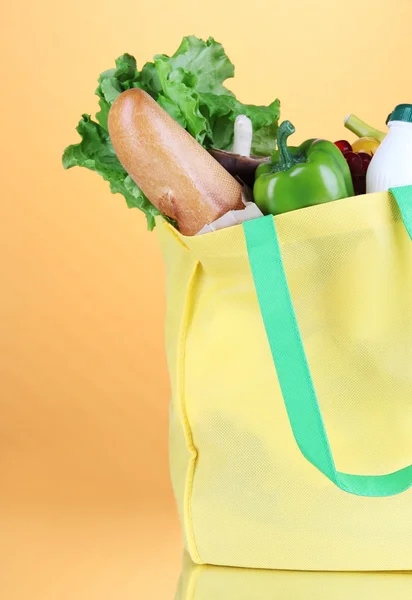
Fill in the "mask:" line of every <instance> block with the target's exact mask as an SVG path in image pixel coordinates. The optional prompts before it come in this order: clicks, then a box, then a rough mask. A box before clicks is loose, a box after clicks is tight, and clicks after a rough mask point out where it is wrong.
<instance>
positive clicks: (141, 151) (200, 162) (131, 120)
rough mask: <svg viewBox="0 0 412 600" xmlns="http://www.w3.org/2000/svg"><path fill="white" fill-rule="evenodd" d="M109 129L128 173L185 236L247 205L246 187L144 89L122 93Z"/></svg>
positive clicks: (113, 111) (110, 120) (114, 105)
mask: <svg viewBox="0 0 412 600" xmlns="http://www.w3.org/2000/svg"><path fill="white" fill-rule="evenodd" d="M108 127H109V135H110V139H111V142H112V144H113V148H114V150H115V153H116V155H117V157H118V159H119V161H120V162H121V164H122V165H123V167H124V168H125V170H126V171H127V173H128V174H129V175H130V177H131V178H132V179H133V181H135V183H136V184H137V185H138V186H139V188H140V189H141V190H142V191H143V193H144V194H145V196H146V197H147V198H148V199H149V200H150V202H151V203H152V204H154V205H155V206H156V207H157V208H158V209H159V210H160V212H161V213H163V214H164V215H167V216H168V217H170V218H172V219H174V220H175V221H177V224H178V227H179V230H180V232H181V233H182V234H183V235H195V234H196V233H198V232H199V231H200V230H201V229H202V227H204V225H206V224H208V223H211V222H212V221H215V220H216V219H218V218H219V217H221V216H222V215H224V214H225V213H227V212H228V211H230V210H239V209H242V208H244V204H243V201H242V186H241V185H240V184H239V183H238V182H237V181H236V179H234V177H232V176H231V175H230V174H229V173H228V172H227V171H226V170H225V169H224V167H222V166H221V165H220V164H219V163H218V162H217V161H216V160H215V159H214V158H213V157H212V156H211V155H210V154H209V153H208V152H207V151H206V150H205V149H204V148H203V147H202V146H201V145H200V144H199V143H198V142H197V141H196V140H195V139H194V138H193V137H192V136H191V135H190V134H189V133H188V132H187V131H186V130H185V129H184V128H183V127H182V126H181V125H179V123H177V121H175V120H174V119H173V118H172V117H171V116H170V115H169V114H168V113H167V112H166V111H165V110H163V108H162V107H161V106H159V104H157V102H156V101H155V100H153V98H152V97H151V96H149V94H147V93H146V92H144V91H143V90H141V89H130V90H127V91H125V92H123V93H122V94H120V96H118V98H117V99H116V100H115V102H114V103H113V105H112V107H111V109H110V111H109V117H108Z"/></svg>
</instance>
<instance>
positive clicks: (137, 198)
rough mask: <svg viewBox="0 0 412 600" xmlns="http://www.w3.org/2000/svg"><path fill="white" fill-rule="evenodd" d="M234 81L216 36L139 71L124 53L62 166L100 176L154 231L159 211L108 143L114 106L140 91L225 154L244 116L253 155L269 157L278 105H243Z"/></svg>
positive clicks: (102, 81)
mask: <svg viewBox="0 0 412 600" xmlns="http://www.w3.org/2000/svg"><path fill="white" fill-rule="evenodd" d="M233 76H234V66H233V64H232V63H231V61H230V60H229V58H228V56H227V55H226V53H225V51H224V49H223V47H222V45H221V44H219V43H218V42H216V41H215V40H214V39H213V38H212V37H210V38H209V39H208V40H206V41H204V40H201V39H199V38H197V37H195V36H187V37H185V38H183V40H182V42H181V44H180V46H179V48H178V49H177V50H176V52H175V53H174V54H173V55H172V56H167V55H165V54H157V55H156V56H155V57H154V59H153V62H147V63H146V64H145V65H144V66H143V68H142V69H141V70H140V71H139V69H138V68H137V65H136V60H135V58H134V57H133V56H131V55H130V54H123V55H122V56H120V57H119V58H118V59H117V60H116V61H115V68H113V69H108V70H106V71H103V73H102V74H101V75H100V76H99V79H98V87H97V89H96V94H97V96H98V97H99V107H100V110H99V111H98V112H97V113H96V120H97V122H95V121H93V120H92V119H91V117H90V116H88V115H83V117H82V120H81V121H80V123H79V125H78V127H77V131H78V133H79V134H80V136H81V138H82V139H81V142H80V143H78V144H74V145H72V146H69V147H68V148H66V150H65V152H64V155H63V166H64V167H65V168H66V169H69V168H71V167H74V166H80V167H85V168H87V169H91V170H93V171H96V172H97V173H99V174H100V175H101V176H102V177H103V178H104V179H105V180H107V181H108V182H109V183H110V187H111V190H112V192H113V193H120V194H122V195H123V196H124V197H125V199H126V202H127V204H128V206H130V207H137V208H139V209H140V210H142V211H143V212H144V213H145V214H146V218H147V222H148V226H149V229H152V228H153V226H154V217H155V216H156V215H157V214H159V211H158V210H157V209H156V208H155V207H154V206H153V205H152V204H151V203H150V202H149V200H148V199H147V198H146V197H145V195H144V194H143V192H142V191H141V190H140V189H139V188H138V186H137V185H136V184H135V183H134V182H133V181H132V179H130V177H128V175H127V173H126V171H125V170H124V169H123V167H122V166H121V164H120V162H119V161H118V159H117V158H116V156H115V153H114V150H113V147H112V145H111V142H110V138H109V134H108V131H107V118H108V114H109V110H110V108H111V106H112V104H113V102H114V101H115V100H116V98H117V97H118V96H119V95H120V94H121V93H122V92H124V91H125V90H128V89H131V88H141V89H143V90H144V91H146V92H147V93H148V94H150V95H151V96H152V98H154V99H155V100H156V101H157V102H158V104H159V105H160V106H161V107H162V108H163V109H164V110H166V111H167V112H168V113H169V115H171V117H172V118H173V119H175V120H176V121H177V122H178V123H180V125H181V126H182V127H184V128H185V129H186V130H187V131H188V132H189V133H190V134H191V135H192V136H193V137H194V138H195V139H196V140H197V141H198V142H199V143H200V144H202V145H203V146H204V147H205V148H211V147H214V148H219V149H222V150H230V149H231V147H232V144H233V126H234V121H235V119H236V117H237V116H238V115H240V114H246V115H247V116H248V117H249V118H250V119H251V121H252V124H253V130H254V135H253V143H252V152H253V153H254V154H258V155H261V156H269V155H270V154H271V153H272V152H273V150H274V149H275V138H276V131H277V125H278V120H279V101H278V100H275V101H274V102H272V104H270V105H269V106H254V105H248V104H242V103H241V102H239V101H238V100H237V99H236V98H235V96H234V94H233V92H231V91H230V90H229V89H227V88H226V87H225V85H224V83H225V82H226V80H228V79H230V78H232V77H233Z"/></svg>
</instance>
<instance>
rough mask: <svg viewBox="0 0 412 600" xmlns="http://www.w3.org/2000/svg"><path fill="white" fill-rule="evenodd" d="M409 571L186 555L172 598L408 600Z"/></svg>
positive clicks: (411, 581)
mask: <svg viewBox="0 0 412 600" xmlns="http://www.w3.org/2000/svg"><path fill="white" fill-rule="evenodd" d="M411 592H412V573H409V574H406V573H327V572H321V573H314V572H299V571H267V570H263V569H233V568H228V567H213V566H208V565H202V566H200V565H195V564H193V563H192V562H191V561H190V559H189V558H188V557H187V556H185V557H184V561H183V569H182V572H181V576H180V579H179V584H178V588H177V592H176V596H175V600H323V599H324V600H348V598H350V599H351V600H389V599H390V598H394V599H396V600H410V598H411Z"/></svg>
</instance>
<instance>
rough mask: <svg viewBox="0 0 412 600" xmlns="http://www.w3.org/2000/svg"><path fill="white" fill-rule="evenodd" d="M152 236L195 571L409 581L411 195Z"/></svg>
mask: <svg viewBox="0 0 412 600" xmlns="http://www.w3.org/2000/svg"><path fill="white" fill-rule="evenodd" d="M158 225H159V227H158V232H159V236H160V240H161V246H162V249H163V254H164V258H165V261H166V267H167V323H166V350H167V358H168V365H169V370H170V377H171V384H172V402H171V410H170V466H171V477H172V483H173V487H174V491H175V495H176V499H177V504H178V508H179V513H180V519H181V522H182V526H183V532H184V539H185V546H186V548H187V550H188V552H189V554H190V556H191V559H192V560H193V561H194V562H195V563H198V564H211V565H223V566H232V567H249V568H262V569H293V570H318V571H319V570H333V571H339V570H342V571H373V570H377V571H382V570H391V571H396V570H399V571H408V570H412V488H411V484H412V467H411V466H408V465H410V463H411V462H412V461H411V459H412V439H411V433H412V241H411V236H412V188H396V189H395V190H392V191H391V192H390V193H380V194H371V195H366V196H357V197H352V198H348V199H344V200H340V201H337V202H332V203H327V204H323V205H318V206H315V207H311V208H307V209H303V210H299V211H294V212H290V213H286V214H283V215H280V216H277V217H275V218H273V217H271V216H269V217H262V218H258V219H254V220H253V221H249V222H246V223H244V224H243V225H239V226H235V227H230V228H227V229H223V230H220V231H216V232H213V233H208V234H205V235H199V236H194V237H184V236H182V235H180V234H179V233H177V232H176V231H175V230H174V229H173V228H172V227H171V226H170V225H168V224H167V223H165V222H163V221H160V220H159V222H158Z"/></svg>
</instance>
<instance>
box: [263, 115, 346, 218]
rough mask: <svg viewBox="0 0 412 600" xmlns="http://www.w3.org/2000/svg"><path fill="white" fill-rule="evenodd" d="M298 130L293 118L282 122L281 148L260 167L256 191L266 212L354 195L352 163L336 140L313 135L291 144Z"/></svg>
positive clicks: (277, 212)
mask: <svg viewBox="0 0 412 600" xmlns="http://www.w3.org/2000/svg"><path fill="white" fill-rule="evenodd" d="M294 132H295V128H294V127H293V125H292V123H291V122H290V121H284V122H283V123H282V124H281V125H280V127H279V130H278V136H277V141H278V150H277V151H276V152H274V154H273V156H272V160H271V162H269V163H266V164H263V165H261V166H259V167H258V169H257V171H256V181H255V185H254V188H253V194H254V198H255V202H256V204H257V205H258V207H259V208H260V209H261V211H262V212H263V213H264V214H272V215H279V214H282V213H285V212H289V211H292V210H297V209H300V208H305V207H307V206H314V205H316V204H323V203H325V202H331V201H333V200H340V199H342V198H347V197H348V196H353V195H354V191H353V184H352V177H351V173H350V170H349V167H348V164H347V162H346V160H345V158H344V156H343V155H342V153H341V152H340V151H339V149H338V148H337V147H336V146H335V144H333V143H332V142H328V141H326V140H317V139H311V140H307V141H306V142H303V144H301V145H300V146H298V147H293V148H292V147H288V145H287V140H288V137H289V136H290V135H291V134H292V133H294Z"/></svg>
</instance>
